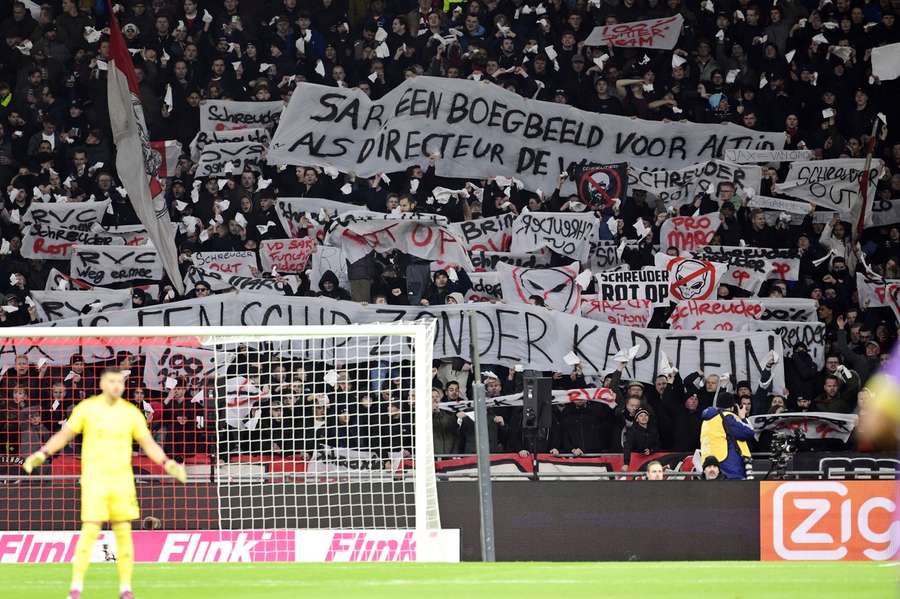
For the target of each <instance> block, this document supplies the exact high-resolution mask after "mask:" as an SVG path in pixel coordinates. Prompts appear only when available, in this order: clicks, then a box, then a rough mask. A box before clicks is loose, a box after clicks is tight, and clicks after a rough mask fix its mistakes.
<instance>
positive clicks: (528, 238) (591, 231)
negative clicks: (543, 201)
mask: <svg viewBox="0 0 900 599" xmlns="http://www.w3.org/2000/svg"><path fill="white" fill-rule="evenodd" d="M598 226H599V220H598V219H597V217H596V216H595V215H594V213H593V212H587V213H584V214H563V213H560V212H530V211H528V210H527V209H525V210H522V213H521V214H519V216H517V217H516V220H515V221H514V222H513V226H512V243H511V245H510V251H511V252H512V253H527V252H534V251H537V250H540V249H543V248H547V249H549V250H551V251H554V252H556V253H557V254H560V255H562V256H566V257H567V258H572V259H574V260H578V261H584V260H587V258H588V254H589V253H590V249H591V241H593V240H595V239H596V238H597V230H598Z"/></svg>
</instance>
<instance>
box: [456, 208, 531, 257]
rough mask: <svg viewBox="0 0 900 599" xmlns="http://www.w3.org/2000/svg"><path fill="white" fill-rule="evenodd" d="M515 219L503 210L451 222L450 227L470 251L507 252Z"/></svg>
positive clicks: (511, 214) (513, 215) (510, 213)
mask: <svg viewBox="0 0 900 599" xmlns="http://www.w3.org/2000/svg"><path fill="white" fill-rule="evenodd" d="M515 219H516V215H515V214H513V213H512V212H505V213H503V214H500V215H498V216H491V217H488V218H478V219H475V220H468V221H463V222H459V223H452V224H451V225H450V228H451V229H453V230H454V231H456V233H457V234H458V235H459V236H460V237H461V238H462V239H463V241H465V244H466V249H468V250H469V251H470V252H508V251H509V247H510V244H511V243H512V226H513V221H515Z"/></svg>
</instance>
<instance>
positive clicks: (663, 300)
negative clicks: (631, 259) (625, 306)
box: [595, 267, 669, 306]
mask: <svg viewBox="0 0 900 599" xmlns="http://www.w3.org/2000/svg"><path fill="white" fill-rule="evenodd" d="M595 276H596V279H597V298H598V299H600V300H603V301H608V302H612V301H626V300H648V301H649V302H650V303H651V304H652V305H654V306H667V305H669V271H668V270H666V269H665V268H650V267H648V268H644V269H642V270H620V271H611V272H599V273H597V274H596V275H595Z"/></svg>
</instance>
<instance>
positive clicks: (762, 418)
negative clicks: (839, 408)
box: [747, 412, 859, 443]
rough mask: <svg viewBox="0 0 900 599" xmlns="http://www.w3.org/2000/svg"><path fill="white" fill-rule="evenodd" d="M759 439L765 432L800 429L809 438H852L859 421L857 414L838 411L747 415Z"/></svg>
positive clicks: (790, 433) (790, 431)
mask: <svg viewBox="0 0 900 599" xmlns="http://www.w3.org/2000/svg"><path fill="white" fill-rule="evenodd" d="M747 420H748V422H749V423H750V426H752V427H753V430H754V431H755V433H756V438H757V439H758V438H759V436H760V435H762V434H763V433H765V432H770V433H775V434H778V433H781V434H785V435H791V436H792V435H794V433H795V432H797V431H800V432H801V433H803V434H804V436H805V437H806V438H807V439H840V440H841V441H843V442H844V443H846V442H847V440H848V439H850V435H852V434H853V429H854V428H856V424H857V423H858V422H859V416H857V415H856V414H838V413H836V412H782V413H780V414H757V415H755V416H748V417H747Z"/></svg>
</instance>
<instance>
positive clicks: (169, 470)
mask: <svg viewBox="0 0 900 599" xmlns="http://www.w3.org/2000/svg"><path fill="white" fill-rule="evenodd" d="M165 469H166V474H168V475H169V476H171V477H172V478H174V479H176V480H178V482H180V483H186V482H187V470H185V469H184V466H182V465H181V464H179V463H178V462H176V461H175V460H167V461H166V463H165Z"/></svg>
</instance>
